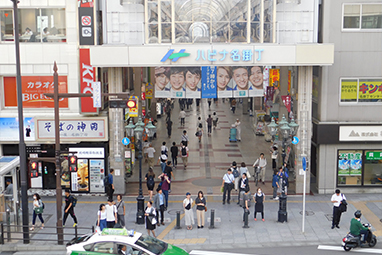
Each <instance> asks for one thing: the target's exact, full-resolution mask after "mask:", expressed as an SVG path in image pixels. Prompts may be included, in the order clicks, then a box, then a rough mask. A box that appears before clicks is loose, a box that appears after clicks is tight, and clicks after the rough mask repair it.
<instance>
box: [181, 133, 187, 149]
mask: <svg viewBox="0 0 382 255" xmlns="http://www.w3.org/2000/svg"><path fill="white" fill-rule="evenodd" d="M188 141H189V139H188V135H187V131H186V130H183V134H182V137H181V140H180V143H181V144H182V143H183V144H184V145H185V146H186V147H187V145H188Z"/></svg>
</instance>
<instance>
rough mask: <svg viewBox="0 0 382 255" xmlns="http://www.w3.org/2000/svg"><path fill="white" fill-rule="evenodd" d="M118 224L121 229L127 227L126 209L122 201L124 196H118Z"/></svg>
mask: <svg viewBox="0 0 382 255" xmlns="http://www.w3.org/2000/svg"><path fill="white" fill-rule="evenodd" d="M116 205H117V222H118V224H119V225H121V227H125V215H126V207H125V202H123V200H122V195H121V194H119V195H117V204H116Z"/></svg>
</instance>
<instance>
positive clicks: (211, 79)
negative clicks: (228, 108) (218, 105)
mask: <svg viewBox="0 0 382 255" xmlns="http://www.w3.org/2000/svg"><path fill="white" fill-rule="evenodd" d="M216 96H217V95H216V67H215V66H203V67H202V98H216Z"/></svg>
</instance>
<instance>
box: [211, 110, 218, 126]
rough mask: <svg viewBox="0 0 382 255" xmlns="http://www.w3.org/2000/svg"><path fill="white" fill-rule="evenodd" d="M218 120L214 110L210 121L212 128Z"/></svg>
mask: <svg viewBox="0 0 382 255" xmlns="http://www.w3.org/2000/svg"><path fill="white" fill-rule="evenodd" d="M218 120H219V118H218V116H217V115H216V112H214V114H213V115H212V123H213V126H214V129H216V128H217V126H218Z"/></svg>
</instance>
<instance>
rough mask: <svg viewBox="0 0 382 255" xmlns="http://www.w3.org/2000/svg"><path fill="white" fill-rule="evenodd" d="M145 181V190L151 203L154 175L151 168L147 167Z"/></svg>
mask: <svg viewBox="0 0 382 255" xmlns="http://www.w3.org/2000/svg"><path fill="white" fill-rule="evenodd" d="M145 180H146V185H147V189H148V190H149V195H150V201H151V200H152V198H153V190H154V187H155V173H154V171H153V168H152V167H149V171H148V173H147V174H146V176H145Z"/></svg>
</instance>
